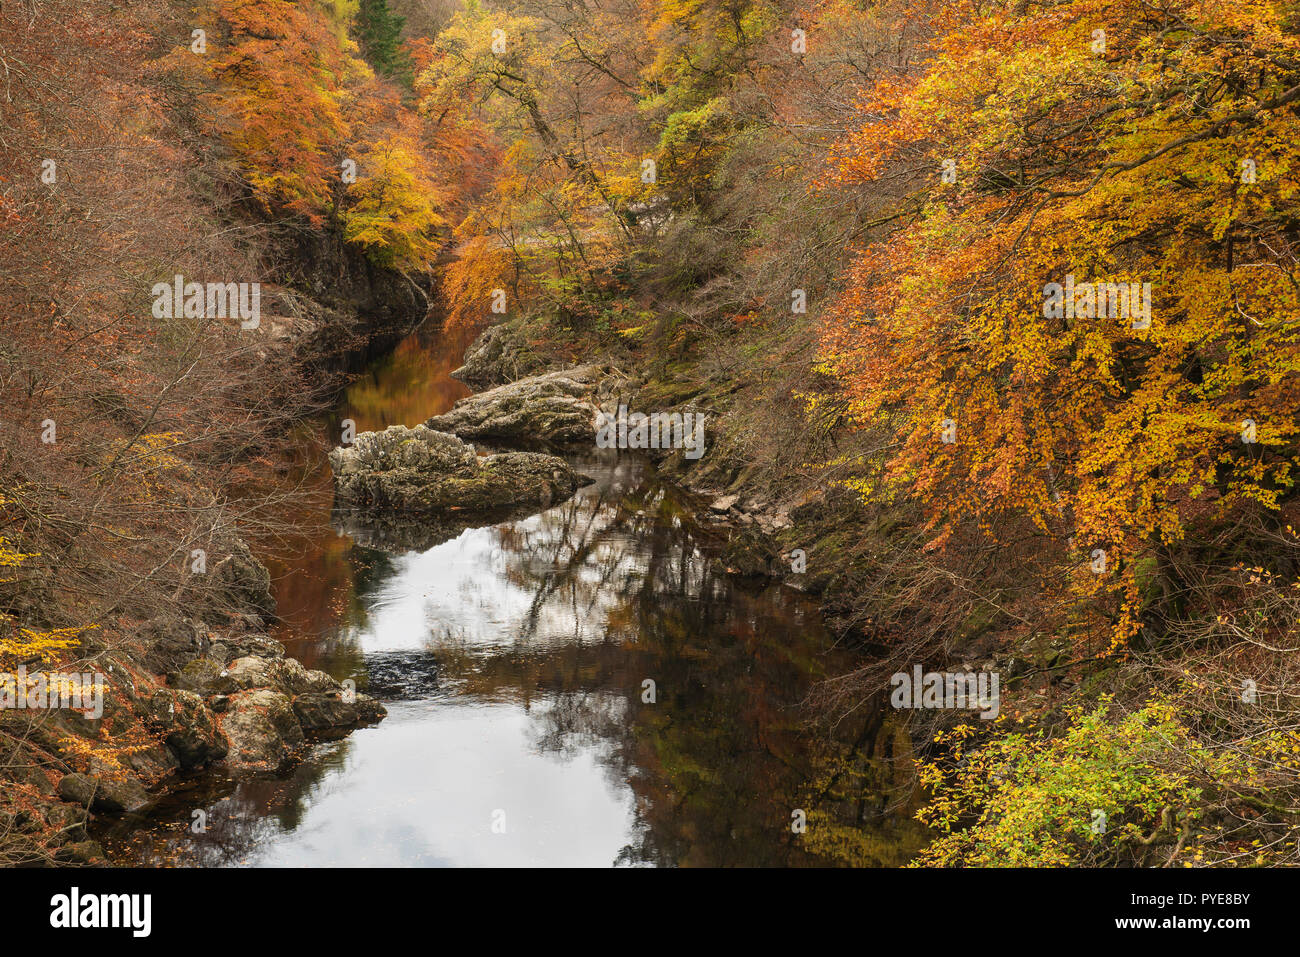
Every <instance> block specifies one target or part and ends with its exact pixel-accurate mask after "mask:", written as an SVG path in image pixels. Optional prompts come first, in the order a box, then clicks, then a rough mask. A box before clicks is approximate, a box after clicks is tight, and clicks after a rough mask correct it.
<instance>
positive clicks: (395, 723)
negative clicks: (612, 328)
mask: <svg viewBox="0 0 1300 957" xmlns="http://www.w3.org/2000/svg"><path fill="white" fill-rule="evenodd" d="M445 351H446V350H442V352H445ZM453 351H454V350H453ZM442 352H440V351H438V350H430V349H429V348H428V347H427V346H424V345H422V344H421V343H419V342H418V340H417V341H415V342H414V343H412V342H410V341H408V342H407V343H404V344H403V345H402V346H400V347H399V348H398V350H397V351H396V352H395V353H394V355H393V356H392V357H390V359H388V360H386V362H387V364H386V365H385V364H380V365H379V366H378V367H377V368H376V370H375V372H374V374H373V375H372V376H371V377H370V378H369V379H368V380H366V381H365V382H363V383H360V384H359V385H358V387H356V388H354V389H353V390H351V391H350V392H349V395H348V399H347V401H346V402H345V403H344V405H343V406H342V407H341V409H340V410H339V412H338V414H336V416H335V417H334V419H333V420H332V421H331V422H329V423H327V424H326V426H325V430H324V431H325V434H326V436H329V435H331V434H332V430H333V429H335V428H337V427H338V422H339V420H341V419H343V418H349V417H350V418H353V419H355V420H356V421H357V428H358V431H360V430H363V429H367V428H375V427H383V426H384V425H387V424H391V423H389V422H388V421H387V419H386V411H385V410H387V409H388V408H389V406H388V405H386V403H385V402H384V401H383V399H382V396H383V395H385V394H388V393H389V392H390V391H391V392H394V393H396V394H397V395H399V396H400V398H401V401H400V402H395V403H394V406H393V407H394V408H398V409H399V410H400V414H399V417H400V419H401V420H402V421H405V422H417V421H420V420H421V419H422V418H424V417H425V416H427V415H432V414H436V413H437V412H440V411H442V410H443V409H445V408H446V407H448V406H449V405H450V404H451V402H452V401H454V399H455V398H456V397H458V395H456V394H455V393H456V392H457V391H458V388H459V386H458V384H455V385H453V386H448V385H447V384H446V383H448V382H453V380H448V379H446V377H445V372H446V371H447V370H448V369H449V368H451V367H452V366H454V364H455V362H454V357H450V358H449V357H447V356H445V355H443V354H442ZM456 354H457V355H458V354H459V353H458V352H456ZM413 396H414V397H413ZM315 454H317V455H318V454H319V451H318V452H316V453H315ZM316 461H317V462H319V459H317V460H316ZM574 461H575V464H576V465H577V466H578V467H579V468H580V469H581V470H582V471H584V472H586V473H587V474H588V475H590V476H592V477H593V478H595V479H596V483H595V484H594V485H592V486H589V487H587V488H585V489H583V490H581V491H580V492H579V494H578V495H577V496H575V497H574V498H573V499H572V500H570V501H568V502H566V503H564V504H562V505H559V506H557V507H554V508H552V509H550V510H548V511H546V512H543V513H541V514H538V515H533V516H529V517H525V518H522V519H517V520H513V521H507V522H502V523H499V524H496V525H492V526H488V527H482V528H472V529H469V530H466V531H463V532H461V533H459V534H457V535H455V536H454V537H451V538H450V539H448V540H446V541H442V542H441V543H440V544H436V545H434V546H432V547H427V548H421V549H418V550H413V551H405V552H400V551H398V552H394V551H385V550H380V549H376V548H370V547H366V546H363V545H360V544H356V543H354V542H353V541H352V539H351V538H350V537H348V536H341V535H340V533H339V531H338V530H337V528H335V527H331V526H330V525H329V522H328V515H329V503H328V497H327V495H326V494H325V493H326V492H327V491H328V486H327V484H326V485H320V484H317V485H312V484H311V483H312V482H317V483H319V481H320V478H319V475H317V477H316V478H314V479H308V481H307V484H308V485H309V486H310V487H312V488H315V489H316V491H317V493H318V494H317V496H316V498H315V500H314V503H313V505H312V507H309V508H305V509H304V514H303V515H302V516H301V517H300V520H299V525H300V527H301V528H302V529H303V539H302V541H300V542H298V543H297V550H296V551H295V552H294V553H293V554H292V555H291V556H289V557H283V556H282V557H281V558H280V559H279V560H278V561H277V562H276V563H275V567H274V570H275V571H276V573H277V580H278V581H277V590H278V598H279V601H280V607H281V610H282V614H283V615H284V623H283V624H282V626H281V628H280V630H279V632H278V634H277V637H279V638H281V640H284V641H285V642H286V644H288V645H289V647H290V649H291V651H292V653H294V654H296V655H298V656H299V657H301V658H302V659H303V660H304V661H305V662H306V663H307V664H308V665H309V667H319V668H323V669H325V670H327V671H329V672H331V673H332V674H334V675H335V676H336V677H338V678H345V677H351V678H354V679H356V680H357V682H358V685H360V686H362V687H365V688H367V689H368V690H369V692H370V693H371V694H374V695H376V696H378V697H380V698H381V699H383V700H384V701H385V703H386V705H387V707H388V709H389V716H388V718H387V719H386V720H385V721H384V722H383V723H382V724H380V725H378V726H377V727H374V728H368V729H363V730H360V731H357V732H355V733H354V734H353V735H351V736H350V737H347V738H342V739H339V740H335V741H328V742H320V743H317V744H315V745H313V746H312V748H311V750H310V751H309V753H308V755H307V756H306V758H305V759H304V760H303V761H302V762H301V763H300V764H299V765H297V766H296V767H295V768H294V769H293V770H292V771H290V772H287V773H285V774H283V775H280V776H274V777H273V776H264V777H260V778H256V779H245V780H241V781H240V782H238V783H236V782H234V781H221V780H216V781H214V780H213V779H212V778H211V777H210V776H209V777H205V778H202V779H199V780H198V781H197V783H196V784H195V786H194V787H191V788H188V789H181V790H179V791H177V792H176V793H175V794H174V795H172V796H171V797H169V798H168V799H167V800H166V801H164V802H163V803H162V804H160V805H159V806H158V807H157V808H156V809H155V810H154V811H153V812H152V813H151V814H150V815H149V816H148V817H147V818H145V819H135V820H131V821H126V822H123V823H122V824H121V825H119V826H118V827H117V828H115V829H113V830H111V831H110V832H108V833H107V834H105V835H102V836H101V837H102V839H103V840H105V843H106V845H107V846H108V847H109V850H110V853H111V855H112V856H113V857H114V858H116V859H117V860H119V861H121V862H123V863H159V862H174V863H181V864H198V865H210V866H211V865H216V866H230V865H307V866H335V865H342V866H347V865H380V864H382V865H421V866H438V865H470V866H473V865H494V866H495V865H506V866H509V865H560V866H563V865H595V866H608V865H611V864H619V865H647V864H649V865H670V866H671V865H792V864H810V863H811V864H816V863H828V862H829V863H842V862H854V863H877V864H897V863H901V862H902V861H904V860H906V858H907V857H908V856H909V854H910V851H911V849H912V848H914V847H915V844H916V835H915V829H914V827H913V826H911V825H910V824H908V823H907V821H906V817H905V815H904V814H903V813H901V812H902V810H903V808H902V806H901V805H903V804H905V803H906V798H907V795H905V794H904V795H901V796H900V795H899V794H890V793H887V792H888V791H889V788H888V787H887V786H886V785H887V783H888V781H889V780H891V779H892V777H893V775H892V773H891V772H890V770H889V761H888V758H890V757H894V758H900V759H901V757H902V756H901V755H892V752H890V750H889V749H890V747H892V741H893V739H892V738H891V737H890V735H889V732H887V731H886V732H884V733H883V734H882V733H881V731H880V728H879V723H878V722H876V727H875V728H874V729H873V728H871V727H868V726H867V725H869V724H870V722H871V719H870V718H865V719H862V721H865V722H867V724H863V723H862V721H860V722H859V725H860V727H854V728H849V729H844V730H847V731H848V732H849V734H848V737H847V738H846V742H847V743H845V742H840V741H838V740H834V739H829V738H825V737H824V736H822V735H819V734H816V733H811V732H809V731H808V730H807V729H806V726H805V720H804V719H805V715H804V714H803V713H802V712H801V711H800V709H799V704H800V703H801V701H802V700H803V698H804V696H805V694H806V693H807V691H808V689H809V687H810V686H811V683H812V682H814V681H816V680H817V679H818V678H819V677H821V676H822V675H823V674H825V673H826V671H827V669H828V668H831V667H834V665H835V663H836V662H835V657H834V652H833V651H832V649H831V647H830V644H831V643H830V640H829V638H828V636H827V634H826V633H825V631H824V629H823V628H822V625H821V622H820V618H819V615H818V613H817V609H816V606H815V605H814V604H812V603H810V602H808V601H807V600H805V599H803V598H802V597H801V596H799V595H797V594H795V593H792V592H790V591H788V590H783V589H780V588H776V587H774V588H768V589H766V590H763V591H748V590H743V589H739V588H736V587H734V586H733V584H732V583H731V582H730V581H729V580H728V579H727V578H726V577H725V576H723V575H721V574H720V573H719V572H718V571H717V569H716V566H715V564H714V563H713V561H712V560H711V557H710V556H711V554H712V553H713V552H715V551H716V548H717V545H718V544H719V543H718V540H717V532H716V531H714V530H711V529H710V528H707V527H701V526H699V525H697V524H696V522H695V520H694V519H693V518H692V515H693V514H694V513H695V509H694V508H692V507H690V503H689V502H686V501H684V500H683V499H682V497H681V495H680V494H679V493H677V492H676V491H674V490H673V489H672V488H671V487H669V486H666V485H665V484H663V483H661V482H660V481H658V479H657V478H656V476H655V475H654V472H653V469H652V468H651V467H650V466H649V465H648V464H647V463H645V462H643V461H640V460H637V459H631V458H627V457H623V458H619V457H617V456H614V455H612V454H607V453H601V454H599V455H598V454H596V453H592V454H590V455H586V456H578V457H575V458H574ZM302 462H303V463H305V464H306V465H310V464H311V462H312V453H311V451H310V450H308V451H307V452H305V453H304V454H303V456H302ZM305 471H306V472H307V473H310V472H311V469H309V468H308V469H306V470H305ZM301 478H302V473H296V474H295V475H294V480H295V481H297V480H300V479H301ZM324 480H325V482H326V483H327V482H328V474H325V475H324ZM361 537H364V536H361ZM650 683H652V684H650ZM651 689H653V692H652V691H651ZM882 739H883V746H882ZM882 756H883V758H882ZM846 772H847V773H846ZM848 781H858V782H862V781H869V782H874V783H873V784H872V787H871V788H867V789H866V790H864V788H863V786H862V785H861V784H858V785H853V786H846V782H848ZM882 782H884V783H882ZM891 800H894V801H895V803H896V805H897V806H895V805H893V804H891V803H890V802H891ZM797 808H801V809H805V810H807V811H809V812H810V814H811V816H812V820H813V821H814V827H813V828H812V830H811V831H810V832H809V833H807V834H799V835H796V834H794V833H792V830H791V826H790V825H791V820H792V817H791V816H792V813H793V812H794V810H795V809H797ZM195 810H201V811H202V812H203V813H204V814H205V815H206V818H207V830H206V832H205V833H202V834H194V833H192V831H191V829H190V825H191V822H192V820H193V815H194V811H195ZM846 829H847V830H846ZM845 834H849V835H851V837H850V839H849V840H848V842H847V849H846V841H845V839H844V835H845ZM810 838H814V839H810Z"/></svg>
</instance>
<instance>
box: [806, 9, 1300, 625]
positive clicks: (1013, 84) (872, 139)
mask: <svg viewBox="0 0 1300 957" xmlns="http://www.w3.org/2000/svg"><path fill="white" fill-rule="evenodd" d="M921 15H922V14H921V13H920V12H918V14H917V16H918V17H919V16H921ZM1294 16H1295V15H1294V13H1293V12H1291V11H1290V10H1288V9H1287V8H1285V7H1283V6H1279V5H1276V4H1272V3H1265V2H1253V0H1246V2H1242V3H1233V4H1223V3H1216V2H1190V0H1189V2H1174V3H1168V4H1165V5H1162V6H1159V7H1154V6H1151V5H1148V4H1144V3H1139V2H1132V0H1120V2H1110V0H1107V2H1099V0H1074V2H1067V3H1060V4H1054V5H1051V6H1047V7H1036V6H1029V5H1026V4H1023V3H1014V4H994V5H991V6H989V5H976V4H972V3H958V4H953V5H949V6H946V7H945V8H944V9H943V11H942V12H941V13H939V14H937V15H936V16H935V17H934V18H933V19H932V20H930V21H929V23H930V27H931V29H933V31H934V39H933V41H932V43H931V44H930V51H929V58H928V60H927V61H926V62H925V63H924V64H923V66H922V67H921V68H920V69H918V70H916V71H915V72H914V73H913V74H911V75H908V76H905V77H899V76H897V75H894V76H890V77H888V78H886V79H883V80H881V81H880V82H878V83H877V84H876V85H875V86H874V87H873V88H872V89H870V90H868V91H867V92H866V93H865V95H864V96H863V98H862V100H861V102H860V103H859V105H858V110H859V113H860V115H861V116H862V118H863V119H862V122H861V123H860V125H859V126H858V127H857V128H856V129H855V130H854V131H853V132H852V133H850V134H849V135H848V136H846V137H845V138H844V139H843V140H842V141H841V142H840V143H839V144H838V146H837V148H836V150H835V151H834V153H833V157H832V159H833V162H832V167H831V169H830V171H829V174H828V175H827V177H826V178H825V181H824V184H823V185H824V187H825V188H828V189H829V188H838V189H850V188H855V187H858V186H862V185H865V184H872V183H876V182H879V181H880V180H881V179H882V178H883V177H886V176H898V175H900V171H901V175H904V176H910V177H912V181H913V182H914V183H915V184H916V186H915V189H913V190H912V191H911V192H910V194H909V196H908V197H907V198H906V199H905V200H904V201H903V202H901V203H900V205H899V208H898V210H897V218H896V219H895V220H894V222H893V224H892V228H891V229H890V230H889V231H888V233H887V234H886V235H885V236H884V237H882V238H881V240H880V241H878V242H876V243H874V244H871V245H868V246H866V247H865V248H863V249H861V250H860V251H859V252H858V253H857V254H856V255H855V257H854V258H853V261H852V263H851V266H850V268H849V271H848V276H847V279H848V288H847V291H846V294H845V296H844V298H843V300H842V302H841V303H840V304H839V306H838V308H837V309H836V310H835V311H834V315H833V316H832V317H831V319H830V321H829V322H828V323H827V326H826V330H825V336H824V340H823V357H824V360H825V363H826V368H828V369H829V370H831V371H833V372H834V373H835V374H836V375H837V376H838V377H839V378H840V380H841V381H842V383H843V387H844V389H845V391H846V393H847V395H848V397H849V398H850V399H851V411H852V414H853V415H854V416H855V417H856V418H857V420H858V421H860V422H870V423H873V424H877V425H884V426H885V427H886V428H888V429H890V430H891V431H893V432H894V433H895V434H896V436H897V440H898V444H897V450H896V454H894V455H893V457H892V461H891V469H890V475H891V478H892V480H893V482H894V483H895V484H896V486H897V487H901V488H902V489H904V490H905V491H906V492H907V493H909V494H911V495H912V496H914V497H916V498H917V499H919V500H921V501H923V502H924V504H925V506H926V508H927V510H928V515H929V521H930V527H931V529H932V532H933V536H934V538H933V542H932V544H933V545H934V546H935V547H939V546H942V545H943V544H944V543H945V542H946V541H947V540H948V538H949V536H950V535H951V534H952V532H953V530H954V529H955V528H956V527H957V525H958V524H959V523H962V522H976V523H978V524H979V525H980V526H981V527H983V528H984V529H985V530H986V531H988V532H990V533H992V534H993V535H996V534H997V533H998V531H999V530H1000V528H1002V527H1003V523H1004V522H1005V521H1009V520H1013V519H1018V520H1020V521H1028V522H1030V523H1032V525H1033V526H1034V527H1036V528H1037V529H1038V531H1039V533H1040V534H1041V535H1042V536H1044V538H1045V539H1046V540H1048V541H1054V542H1056V543H1058V545H1059V547H1060V548H1061V550H1062V552H1063V554H1068V555H1069V556H1070V558H1069V560H1070V561H1071V562H1072V564H1073V567H1074V574H1073V578H1074V584H1075V587H1076V588H1077V589H1078V590H1080V591H1082V592H1084V593H1085V594H1089V595H1092V596H1094V597H1098V598H1100V597H1101V596H1103V595H1105V596H1109V597H1108V600H1107V601H1106V602H1103V603H1102V604H1104V605H1105V606H1106V607H1107V608H1108V611H1107V614H1108V617H1109V618H1110V621H1111V624H1112V625H1113V628H1112V630H1111V638H1112V640H1113V641H1114V642H1121V641H1125V640H1127V639H1128V638H1130V637H1131V635H1132V634H1133V633H1134V631H1135V630H1136V629H1137V627H1138V626H1139V619H1140V613H1141V609H1142V604H1143V601H1144V597H1143V593H1144V589H1145V588H1146V587H1147V585H1148V584H1149V582H1150V580H1151V575H1152V574H1153V569H1154V570H1155V571H1156V572H1158V573H1160V574H1166V573H1171V570H1170V569H1168V568H1167V567H1165V561H1166V559H1167V557H1168V550H1169V548H1171V547H1172V546H1174V545H1176V544H1177V543H1178V542H1180V541H1181V540H1182V539H1183V538H1184V536H1185V534H1186V531H1187V529H1188V528H1189V527H1190V526H1192V525H1193V524H1196V523H1214V522H1220V521H1226V520H1228V519H1229V518H1230V517H1231V516H1233V515H1240V514H1242V513H1243V510H1244V511H1245V512H1250V511H1251V510H1255V511H1262V512H1264V513H1272V512H1275V511H1276V510H1277V509H1278V508H1279V507H1280V506H1281V505H1282V504H1283V503H1284V501H1285V499H1286V497H1287V496H1289V495H1290V494H1291V490H1292V487H1293V483H1294V474H1295V466H1296V456H1297V438H1298V437H1300V378H1298V377H1297V372H1298V371H1300V308H1298V298H1297V297H1298V290H1300V286H1298V285H1297V276H1296V242H1297V239H1300V237H1297V234H1296V225H1297V224H1296V219H1295V212H1294V211H1295V191H1296V189H1297V188H1300V170H1297V169H1296V168H1295V153H1294V151H1293V150H1291V149H1288V148H1287V144H1293V143H1295V142H1296V139H1297V135H1298V134H1300V122H1298V121H1297V117H1296V113H1295V106H1296V103H1297V100H1298V98H1300V64H1298V63H1297V52H1300V35H1297V32H1296V27H1295V19H1294Z"/></svg>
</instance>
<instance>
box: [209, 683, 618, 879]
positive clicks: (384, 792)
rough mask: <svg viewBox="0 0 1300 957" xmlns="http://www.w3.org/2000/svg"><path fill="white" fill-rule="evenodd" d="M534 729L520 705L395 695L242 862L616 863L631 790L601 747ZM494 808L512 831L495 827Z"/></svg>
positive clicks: (335, 864)
mask: <svg viewBox="0 0 1300 957" xmlns="http://www.w3.org/2000/svg"><path fill="white" fill-rule="evenodd" d="M533 731H534V728H533V718H532V717H530V715H529V714H527V713H526V712H525V711H524V710H523V709H522V708H519V707H516V706H512V705H502V704H493V705H484V704H480V703H474V702H465V701H458V700H456V699H442V700H435V701H420V702H400V703H397V704H394V705H391V706H390V708H389V715H388V718H387V719H386V720H385V721H384V723H383V725H382V730H381V729H380V728H371V729H366V730H363V731H359V732H357V733H355V734H354V735H353V737H352V739H351V740H350V741H349V742H347V744H348V745H349V746H348V747H347V755H346V759H345V761H344V765H343V767H341V768H339V769H337V770H335V771H333V772H332V773H331V774H329V776H328V777H327V778H326V779H325V780H324V781H322V782H321V785H320V786H319V787H318V788H317V790H316V793H315V794H314V795H313V797H312V800H311V802H310V804H309V806H308V807H307V809H306V811H305V814H304V815H303V817H302V818H301V819H300V820H299V821H298V822H297V823H296V826H295V827H294V829H293V830H292V831H279V832H278V833H274V834H264V835H262V839H261V841H260V842H259V843H258V845H257V847H256V849H255V850H254V851H253V852H252V854H251V855H250V856H249V857H247V858H246V859H245V860H244V861H241V863H244V864H248V865H251V866H285V867H303V866H310V867H367V866H376V865H382V866H420V867H437V866H453V865H454V866H468V867H526V866H542V865H545V866H550V867H574V866H595V867H607V866H609V865H610V864H612V863H614V860H615V858H616V857H617V856H618V853H619V850H620V849H621V848H622V847H623V846H624V845H625V844H626V843H627V841H628V837H629V835H630V834H631V832H632V829H633V824H634V822H633V809H634V808H633V805H634V798H633V795H632V791H631V789H630V788H628V787H627V786H626V785H620V784H617V783H616V782H613V781H611V780H610V776H609V774H608V773H607V771H606V769H605V767H604V766H603V765H602V763H601V760H600V753H599V752H600V748H598V747H594V746H590V745H589V746H587V747H584V748H582V749H581V750H579V751H577V752H576V753H572V752H570V753H566V754H564V755H557V754H555V753H543V752H542V751H541V750H539V749H538V748H537V747H536V746H534V745H533V744H532V743H531V738H532V735H533ZM342 743H343V742H340V744H342ZM497 811H502V812H504V823H505V832H504V833H496V832H494V831H493V820H494V813H495V812H497ZM216 813H217V814H220V810H219V809H218V810H217V811H216Z"/></svg>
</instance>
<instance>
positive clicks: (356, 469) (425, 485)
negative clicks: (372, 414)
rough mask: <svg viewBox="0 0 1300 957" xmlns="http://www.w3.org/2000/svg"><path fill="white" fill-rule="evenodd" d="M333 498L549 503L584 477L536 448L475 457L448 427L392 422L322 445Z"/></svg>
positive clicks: (391, 505) (418, 503) (399, 507)
mask: <svg viewBox="0 0 1300 957" xmlns="http://www.w3.org/2000/svg"><path fill="white" fill-rule="evenodd" d="M330 465H331V466H332V467H333V469H334V489H335V501H336V503H337V504H338V505H342V506H347V507H352V508H363V509H380V510H396V511H398V512H402V513H406V514H411V515H421V514H429V513H434V512H439V511H445V510H450V509H460V510H464V511H486V510H491V509H499V508H503V507H509V506H519V505H529V506H536V507H539V508H549V507H550V506H551V505H553V504H555V503H556V502H561V501H563V500H564V499H566V498H568V497H569V496H570V495H572V494H573V493H574V492H576V491H577V490H578V489H579V488H581V487H582V486H583V485H585V484H588V483H589V482H590V479H588V478H587V477H586V476H584V475H580V474H579V473H577V472H575V471H574V470H573V469H572V468H571V467H570V466H569V465H568V463H567V462H565V461H564V460H563V459H560V458H556V457H555V456H553V455H542V454H540V453H536V452H503V453H500V454H498V455H487V456H482V457H480V456H479V455H478V454H476V452H475V450H474V447H473V446H472V445H467V444H465V443H464V442H462V441H461V440H460V439H458V438H456V436H454V435H450V434H448V433H446V432H437V431H434V430H432V429H429V428H426V427H424V426H416V427H415V428H413V429H408V428H406V427H405V426H400V425H394V426H390V427H389V428H387V429H385V430H384V431H383V432H363V433H362V434H361V435H358V436H357V437H356V441H355V442H354V443H353V444H352V445H350V446H347V447H343V448H337V449H335V450H334V451H333V452H331V453H330Z"/></svg>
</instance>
